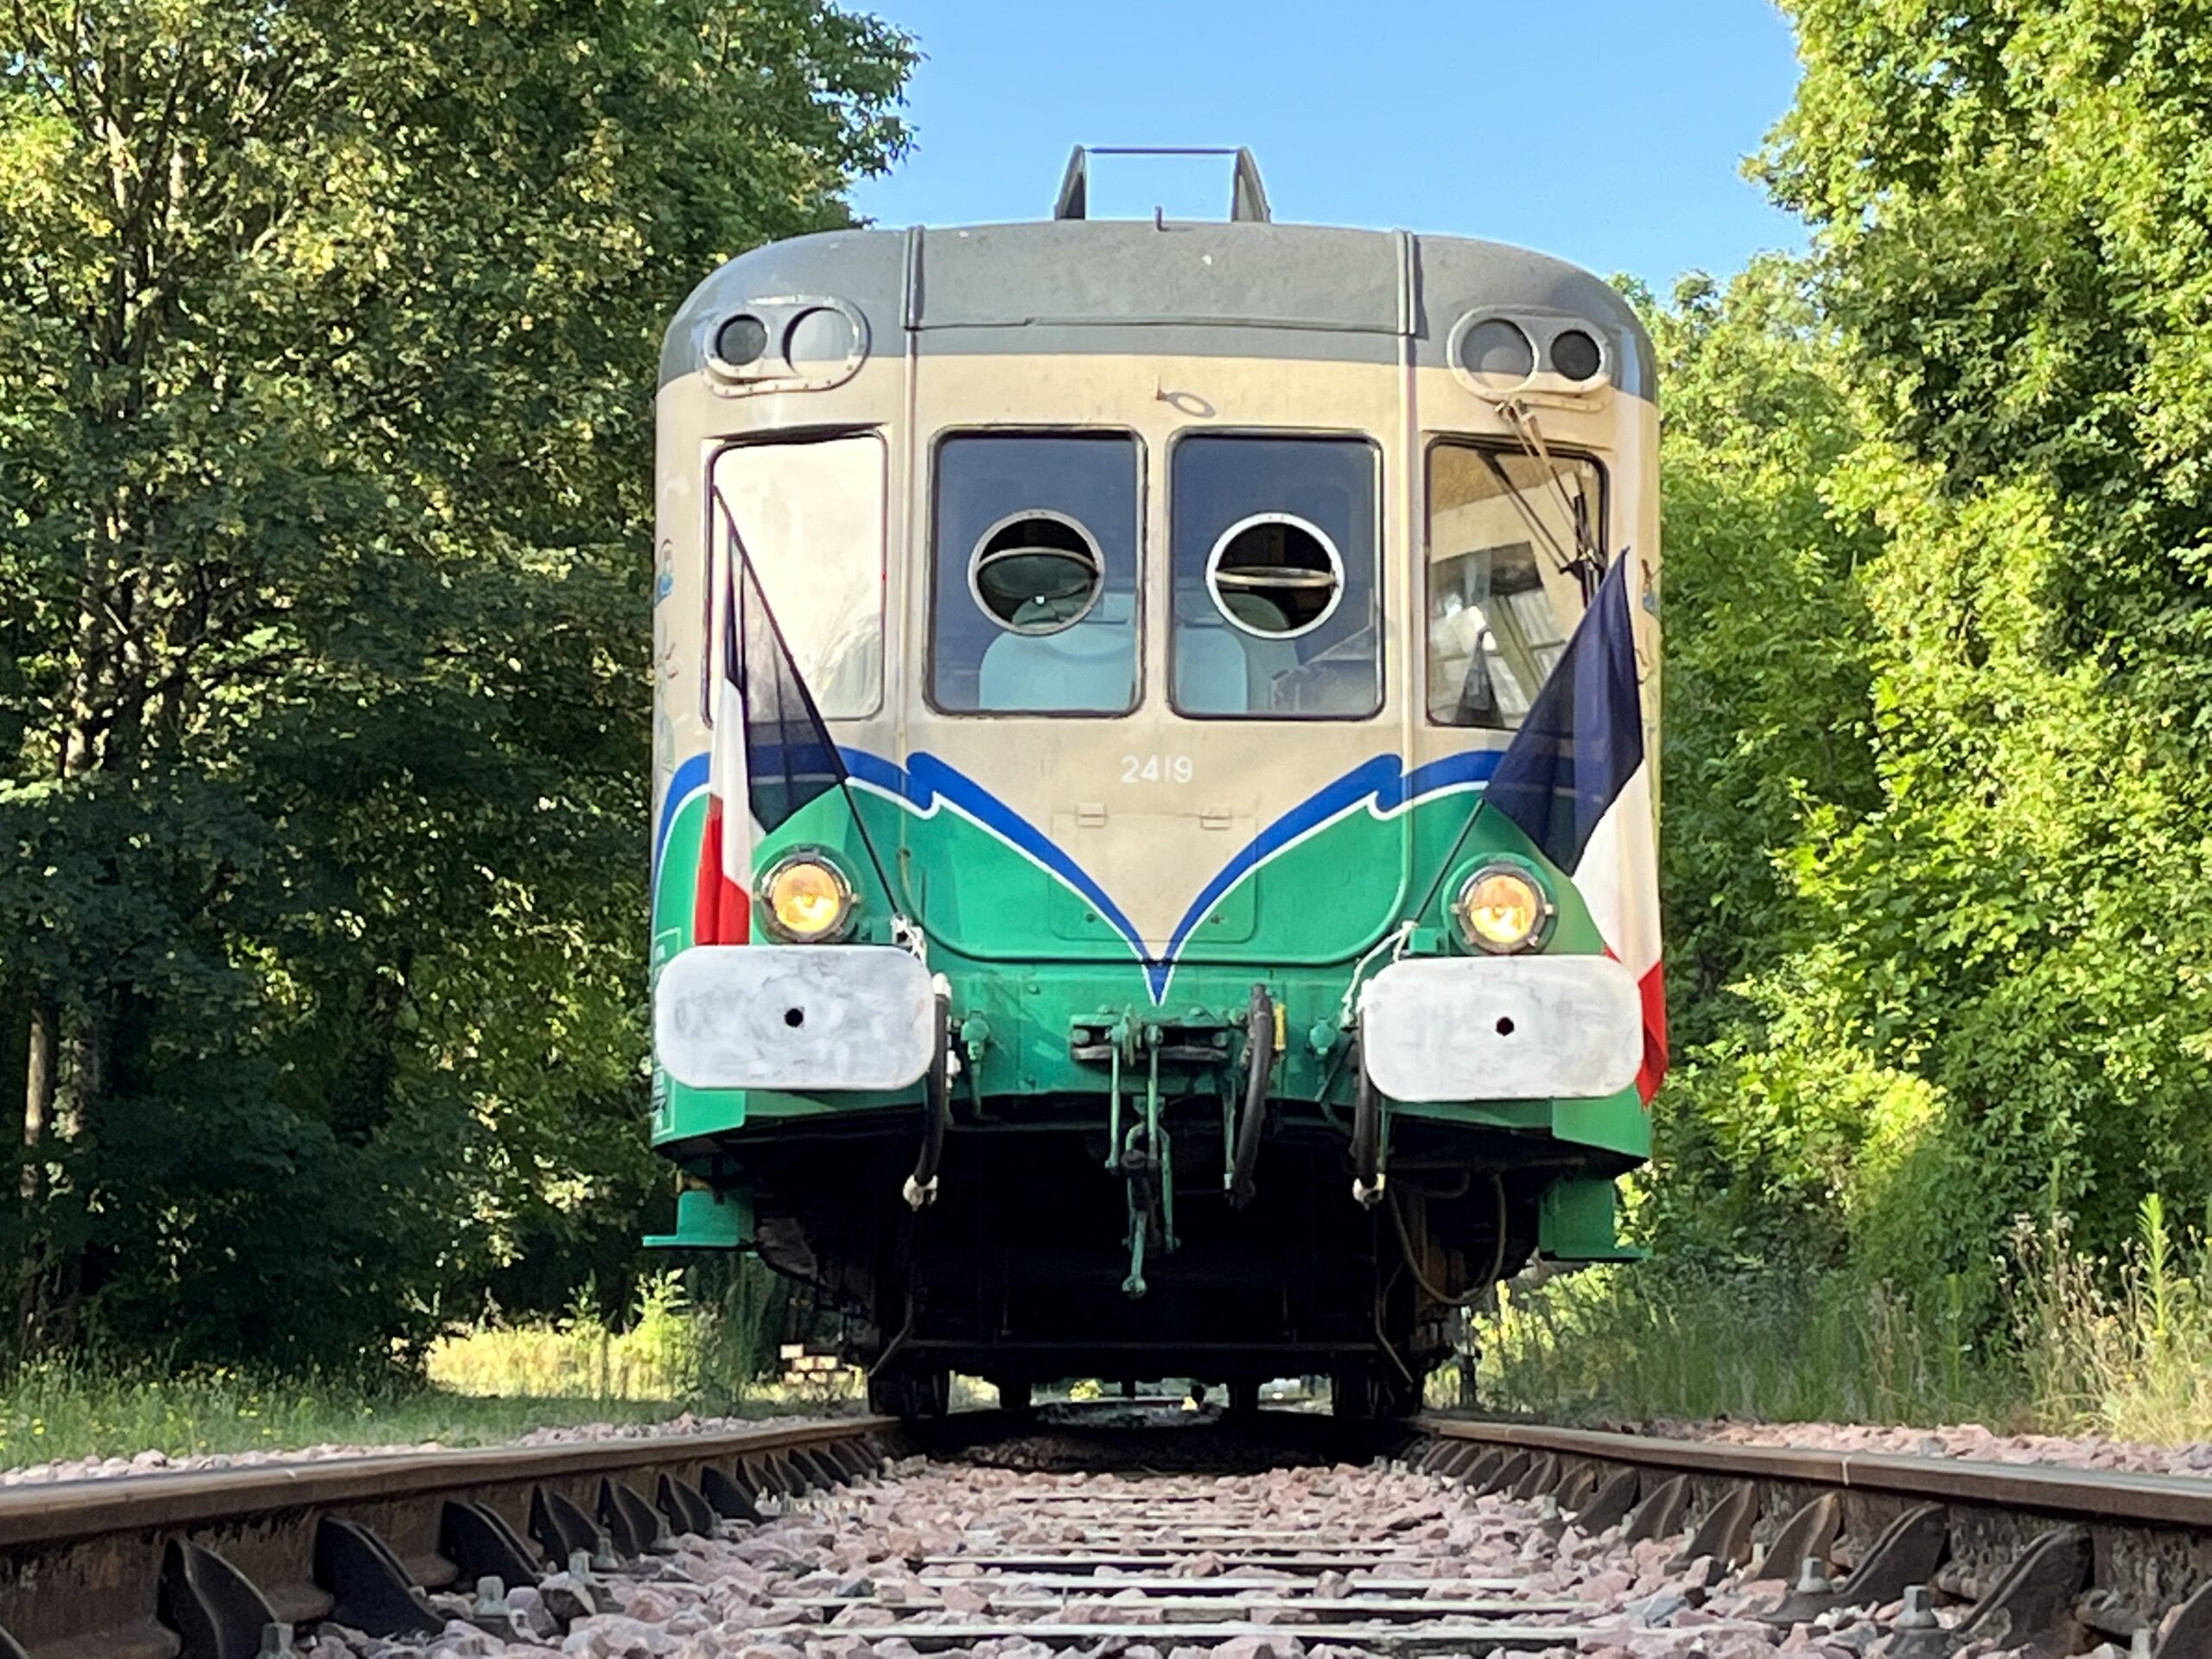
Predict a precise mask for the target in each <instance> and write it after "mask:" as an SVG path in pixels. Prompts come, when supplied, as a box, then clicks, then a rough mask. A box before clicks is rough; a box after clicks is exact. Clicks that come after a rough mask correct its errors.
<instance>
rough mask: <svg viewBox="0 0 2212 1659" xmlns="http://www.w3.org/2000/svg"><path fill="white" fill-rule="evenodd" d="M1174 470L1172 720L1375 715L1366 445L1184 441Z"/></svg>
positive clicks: (1371, 495)
mask: <svg viewBox="0 0 2212 1659" xmlns="http://www.w3.org/2000/svg"><path fill="white" fill-rule="evenodd" d="M1173 473H1174V476H1173V480H1172V488H1171V491H1170V494H1169V499H1168V512H1169V518H1170V524H1171V527H1172V537H1173V555H1172V563H1173V567H1174V584H1175V634H1174V642H1173V663H1172V666H1171V673H1172V676H1173V684H1174V696H1175V708H1176V710H1177V712H1179V713H1181V714H1185V715H1247V716H1250V715H1273V716H1287V717H1298V716H1305V717H1308V718H1322V719H1327V718H1336V719H1357V718H1359V717H1361V716H1363V715H1372V714H1374V713H1376V711H1377V710H1378V709H1381V708H1382V706H1383V681H1382V664H1381V656H1380V650H1379V647H1378V645H1377V637H1376V632H1377V623H1378V620H1379V617H1378V605H1379V601H1378V596H1377V591H1376V543H1377V540H1378V537H1377V534H1376V492H1375V474H1376V450H1375V446H1374V445H1373V444H1371V443H1370V442H1367V440H1365V439H1364V438H1306V437H1256V436H1231V435H1224V436H1219V437H1215V436H1199V437H1190V438H1185V439H1184V440H1183V441H1182V442H1180V443H1179V444H1177V445H1176V446H1175V457H1174V463H1173Z"/></svg>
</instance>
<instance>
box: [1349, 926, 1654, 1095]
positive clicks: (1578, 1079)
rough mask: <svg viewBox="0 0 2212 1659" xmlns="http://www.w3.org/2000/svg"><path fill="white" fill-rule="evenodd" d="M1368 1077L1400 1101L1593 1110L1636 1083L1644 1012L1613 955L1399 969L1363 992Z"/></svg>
mask: <svg viewBox="0 0 2212 1659" xmlns="http://www.w3.org/2000/svg"><path fill="white" fill-rule="evenodd" d="M1359 1006H1360V1029H1361V1044H1362V1052H1363V1055H1364V1057H1365V1064H1366V1066H1367V1075H1368V1076H1369V1077H1371V1078H1373V1079H1374V1081H1375V1086H1376V1088H1377V1089H1379V1090H1382V1091H1383V1094H1384V1095H1385V1096H1388V1097H1389V1098H1390V1099H1392V1100H1404V1101H1453V1100H1554V1099H1571V1100H1589V1099H1595V1098H1598V1097H1599V1096H1605V1095H1612V1094H1618V1092H1619V1091H1620V1090H1623V1089H1625V1088H1627V1087H1628V1086H1629V1084H1631V1083H1633V1082H1635V1081H1636V1071H1637V1066H1638V1065H1640V1064H1641V1063H1642V1061H1643V1007H1642V1005H1641V1003H1640V1002H1639V1001H1638V1000H1637V992H1636V981H1635V980H1633V979H1632V978H1630V976H1629V971H1628V969H1625V968H1624V967H1622V966H1621V965H1620V963H1617V962H1615V961H1613V960H1612V958H1611V957H1421V958H1417V959H1414V960H1409V961H1405V962H1395V963H1391V964H1390V965H1389V967H1388V968H1385V969H1383V971H1382V972H1381V973H1379V974H1377V975H1376V976H1375V977H1374V978H1373V979H1371V980H1370V981H1369V982H1367V986H1366V988H1365V989H1364V990H1363V991H1362V992H1361V994H1360V1005H1359Z"/></svg>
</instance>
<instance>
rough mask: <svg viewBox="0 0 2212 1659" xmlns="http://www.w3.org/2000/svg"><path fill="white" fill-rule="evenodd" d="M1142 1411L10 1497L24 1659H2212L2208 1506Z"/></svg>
mask: <svg viewBox="0 0 2212 1659" xmlns="http://www.w3.org/2000/svg"><path fill="white" fill-rule="evenodd" d="M1143 1415H1144V1414H1142V1413H1138V1414H1135V1416H1136V1417H1141V1416H1143ZM1151 1416H1152V1418H1153V1421H1152V1422H1151V1423H1150V1424H1149V1425H1148V1426H1146V1427H1129V1426H1128V1425H1129V1423H1130V1422H1131V1421H1132V1414H1130V1413H1129V1412H1128V1410H1127V1409H1126V1408H1122V1409H1120V1410H1118V1411H1116V1412H1114V1413H1110V1414H1095V1415H1093V1416H1091V1417H1090V1418H1086V1417H1084V1415H1083V1414H1075V1415H1073V1416H1072V1417H1068V1416H1065V1415H1064V1416H1062V1417H1060V1418H1058V1420H1056V1419H1055V1418H1054V1417H1053V1415H1052V1414H1049V1413H1048V1414H1046V1416H1045V1417H1043V1418H1041V1419H1039V1420H1010V1419H1006V1418H1001V1417H999V1416H997V1415H996V1414H978V1415H976V1416H974V1417H972V1418H966V1419H960V1420H955V1421H950V1422H948V1423H946V1424H943V1425H938V1426H937V1427H934V1428H933V1429H931V1431H929V1432H927V1433H925V1434H920V1435H918V1438H917V1439H915V1440H908V1439H907V1438H906V1437H905V1436H904V1435H902V1434H901V1433H900V1431H899V1429H898V1427H897V1426H896V1425H895V1424H893V1423H891V1422H890V1421H887V1420H882V1419H866V1420H855V1421H850V1422H845V1423H839V1424H836V1425H833V1426H823V1425H808V1426H799V1427H760V1428H758V1429H753V1430H747V1431H745V1432H742V1433H732V1434H722V1435H714V1436H703V1435H686V1436H666V1437H660V1438H657V1439H645V1440H627V1441H599V1442H590V1443H587V1444H584V1445H581V1446H557V1447H550V1448H531V1449H528V1450H513V1449H510V1450H503V1451H490V1452H441V1453H431V1454H409V1455H398V1456H390V1457H376V1458H363V1459H347V1460H343V1461H336V1462H328V1463H318V1464H308V1465H279V1466H275V1467H264V1468H260V1469H254V1470H232V1471H222V1472H220V1473H215V1474H199V1475H170V1476H149V1477H135V1478H119V1479H110V1480H94V1481H84V1482H78V1483H73V1484H67V1485H61V1486H49V1487H44V1488H36V1487H31V1488H16V1489H13V1490H10V1491H7V1492H5V1493H4V1494H0V1629H4V1630H6V1631H8V1632H9V1636H8V1637H0V1655H5V1656H6V1659H16V1656H17V1655H19V1654H28V1655H29V1656H31V1659H64V1656H69V1659H75V1656H85V1655H92V1654H124V1655H130V1656H134V1659H135V1656H145V1659H168V1656H174V1655H183V1656H187V1659H201V1656H209V1659H254V1656H256V1655H257V1654H264V1653H267V1654H280V1653H283V1652H288V1651H297V1652H302V1653H311V1654H313V1655H315V1656H316V1659H344V1656H353V1655H362V1654H369V1653H378V1654H383V1655H386V1656H390V1659H404V1656H409V1655H418V1654H452V1655H454V1656H470V1659H475V1656H495V1655H499V1654H503V1653H541V1654H542V1653H544V1652H547V1651H567V1652H575V1653H583V1654H591V1655H599V1656H605V1659H615V1656H623V1659H633V1656H634V1659H663V1656H674V1659H708V1656H712V1655H721V1654H728V1655H746V1656H749V1659H817V1656H818V1659H861V1656H863V1655H868V1656H873V1655H876V1654H882V1655H885V1656H904V1655H906V1654H912V1653H938V1652H953V1651H974V1650H981V1651H984V1652H987V1653H992V1654H997V1655H1001V1656H1005V1659H1017V1656H1030V1655H1041V1654H1043V1653H1045V1652H1047V1651H1065V1652H1071V1653H1084V1654H1106V1653H1128V1654H1129V1655H1131V1656H1133V1659H1147V1656H1162V1659H1164V1656H1172V1655H1173V1654H1174V1653H1175V1652H1176V1651H1177V1650H1179V1649H1211V1650H1212V1651H1214V1652H1216V1653H1217V1654H1219V1655H1221V1656H1223V1659H1259V1656H1262V1655H1266V1654H1279V1655H1283V1656H1291V1655H1295V1654H1319V1653H1322V1652H1326V1651H1334V1652H1354V1651H1364V1652H1375V1653H1389V1654H1399V1653H1403V1654H1442V1653H1470V1654H1485V1655H1486V1654H1491V1653H1495V1652H1516V1651H1552V1652H1576V1651H1580V1652H1584V1653H1591V1654H1605V1655H1608V1656H1611V1659H1666V1656H1673V1655H1676V1654H1679V1655H1681V1656H1683V1659H1689V1656H1692V1655H1698V1656H1703V1659H1758V1656H1761V1655H1767V1654H1780V1655H1803V1656H1806V1659H1856V1656H1860V1655H1872V1654H1876V1653H1878V1654H1881V1655H1884V1656H1890V1659H1939V1656H1948V1655H1951V1654H1961V1655H1963V1656H1971V1655H1974V1654H1977V1653H1994V1652H2025V1653H2032V1654H2037V1655H2044V1656H2052V1659H2056V1656H2061V1655H2066V1654H2073V1653H2086V1652H2088V1651H2091V1650H2093V1649H2097V1648H2099V1647H2100V1645H2101V1644H2106V1643H2109V1644H2111V1645H2112V1646H2113V1648H2115V1649H2118V1650H2120V1651H2128V1650H2131V1649H2132V1650H2133V1651H2136V1652H2139V1653H2144V1654H2151V1655H2156V1656H2158V1659H2196V1656H2199V1655H2212V1590H2208V1589H2207V1588H2206V1586H2208V1585H2212V1481H2207V1480H2204V1479H2201V1478H2190V1477H2159V1476H2143V1475H2115V1474H2111V1473H2107V1472H2103V1471H2078V1470H2057V1469H2050V1468H2034V1467H2027V1468H2023V1467H2019V1466H2013V1465H2003V1466H1999V1465H1986V1464H1974V1463H1970V1462H1965V1461H1961V1460H1953V1459H1923V1458H1901V1457H1875V1456H1863V1457H1862V1456H1850V1457H1846V1456H1841V1455H1838V1454H1835V1453H1830V1452H1805V1451H1796V1450H1791V1449H1788V1448H1770V1447H1745V1446H1713V1445H1705V1444H1700V1443H1696V1442H1684V1441H1668V1440H1649V1439H1644V1438H1641V1437H1636V1436H1629V1435H1616V1434H1601V1433H1588V1432H1584V1431H1574V1430H1563V1429H1553V1428H1543V1427H1533V1426H1527V1425H1520V1424H1512V1425H1501V1424H1489V1423H1478V1422H1469V1421H1455V1420H1449V1419H1440V1418H1438V1419H1423V1420H1420V1421H1417V1422H1416V1423H1414V1424H1413V1425H1410V1426H1407V1427H1401V1428H1398V1429H1395V1430H1374V1429H1370V1430H1366V1431H1359V1430H1355V1429H1352V1428H1351V1427H1347V1426H1340V1425H1337V1424H1334V1423H1332V1422H1330V1421H1327V1420H1323V1419H1315V1418H1311V1417H1304V1416H1299V1415H1296V1414H1280V1415H1278V1414H1262V1415H1261V1417H1260V1418H1258V1419H1257V1420H1253V1421H1247V1422H1243V1423H1236V1422H1233V1421H1223V1420H1219V1419H1216V1418H1213V1417H1211V1415H1208V1416H1205V1417H1200V1418H1193V1417H1192V1416H1190V1415H1187V1414H1181V1413H1173V1412H1164V1411H1155V1412H1154V1413H1152V1414H1151ZM1102 1419H1105V1420H1108V1421H1119V1422H1120V1423H1121V1424H1122V1426H1121V1427H1102V1426H1101V1420H1102Z"/></svg>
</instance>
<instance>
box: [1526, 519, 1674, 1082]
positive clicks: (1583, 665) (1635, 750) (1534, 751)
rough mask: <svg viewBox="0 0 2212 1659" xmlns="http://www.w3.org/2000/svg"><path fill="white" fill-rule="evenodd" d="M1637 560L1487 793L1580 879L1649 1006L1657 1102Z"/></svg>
mask: <svg viewBox="0 0 2212 1659" xmlns="http://www.w3.org/2000/svg"><path fill="white" fill-rule="evenodd" d="M1634 563H1635V562H1634V560H1633V559H1632V558H1630V557H1629V556H1625V555H1624V556H1622V557H1620V558H1618V559H1615V560H1614V561H1613V563H1612V565H1611V568H1610V569H1607V570H1606V572H1605V576H1604V578H1603V579H1602V580H1601V581H1599V583H1598V591H1597V592H1596V594H1593V595H1592V598H1591V601H1590V607H1589V608H1588V610H1586V611H1585V612H1584V613H1583V616H1582V620H1581V621H1580V623H1578V624H1577V625H1576V626H1575V630H1574V634H1573V638H1572V639H1569V640H1568V641H1567V649H1566V651H1565V652H1563V653H1562V654H1561V656H1560V660H1559V664H1558V665H1557V666H1556V667H1554V669H1553V670H1552V672H1551V677H1549V678H1548V679H1547V680H1546V681H1545V682H1544V684H1543V688H1542V690H1540V691H1539V692H1538V693H1537V694H1536V699H1535V702H1534V704H1533V705H1531V707H1530V708H1529V715H1528V718H1527V719H1526V720H1525V721H1522V726H1521V729H1520V730H1519V731H1518V732H1516V734H1514V737H1513V741H1512V742H1511V743H1510V745H1509V746H1508V747H1507V748H1506V751H1505V753H1504V754H1503V755H1502V756H1500V757H1499V760H1498V763H1497V771H1496V772H1494V773H1492V774H1491V780H1490V784H1489V786H1488V788H1487V789H1486V790H1485V791H1484V806H1485V808H1486V809H1487V810H1491V811H1494V812H1501V813H1503V814H1504V815H1505V817H1508V818H1510V819H1511V820H1512V822H1513V823H1515V824H1516V826H1518V827H1519V829H1520V830H1521V832H1522V834H1523V835H1525V836H1528V837H1529V840H1530V841H1532V842H1535V844H1536V848H1537V849H1538V850H1539V851H1540V852H1541V853H1542V854H1543V855H1544V857H1545V858H1546V860H1548V861H1549V862H1550V863H1551V864H1552V865H1553V866H1554V867H1555V868H1558V869H1560V870H1562V871H1564V872H1565V873H1566V874H1567V876H1568V877H1569V879H1571V880H1573V883H1574V886H1575V888H1576V890H1577V891H1578V892H1580V893H1581V895H1582V900H1583V903H1584V905H1585V906H1586V907H1587V909H1588V910H1589V912H1590V918H1591V919H1592V921H1593V922H1595V923H1596V924H1597V926H1598V931H1599V936H1600V937H1601V938H1604V940H1605V948H1606V950H1607V952H1608V953H1609V954H1610V955H1611V956H1612V957H1614V958H1615V959H1616V960H1618V962H1619V963H1621V964H1622V966H1624V967H1625V968H1626V969H1628V970H1629V972H1630V973H1631V974H1632V975H1634V976H1636V981H1637V990H1638V993H1639V994H1640V995H1641V997H1642V1000H1643V1066H1642V1068H1641V1069H1640V1070H1639V1071H1637V1079H1636V1083H1637V1092H1638V1093H1640V1094H1641V1095H1642V1096H1643V1099H1644V1100H1645V1101H1646V1102H1647V1103H1649V1100H1650V1099H1651V1096H1653V1095H1654V1094H1655V1093H1656V1092H1657V1090H1658V1088H1659V1079H1660V1077H1662V1075H1663V1074H1664V1073H1665V1071H1666V1070H1667V998H1666V991H1665V988H1664V984H1663V982H1662V974H1661V969H1660V950H1659V865H1658V856H1657V845H1656V826H1655V821H1654V817H1653V814H1652V802H1651V767H1650V766H1649V757H1648V756H1647V755H1646V754H1645V753H1644V752H1643V691H1642V687H1641V684H1640V683H1639V681H1638V678H1637V667H1636V635H1635V629H1634V626H1633V622H1634V612H1633V610H1632V609H1631V607H1630V602H1629V579H1630V574H1631V569H1630V567H1631V566H1632V565H1633V564H1634Z"/></svg>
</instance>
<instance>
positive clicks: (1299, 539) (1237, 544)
mask: <svg viewBox="0 0 2212 1659" xmlns="http://www.w3.org/2000/svg"><path fill="white" fill-rule="evenodd" d="M1206 591H1207V592H1208V593H1210V594H1212V595H1213V602H1214V604H1215V606H1216V607H1218V608H1219V610H1220V612H1221V613H1222V614H1223V615H1224V616H1225V617H1227V618H1228V619H1229V620H1230V623H1231V624H1232V625H1234V626H1236V627H1239V628H1242V629H1243V631H1244V632H1247V633H1253V634H1258V635H1260V636H1261V637H1262V638H1263V639H1296V638H1297V637H1298V636H1299V635H1300V634H1301V633H1310V632H1313V630H1314V629H1315V628H1318V627H1319V626H1321V625H1322V624H1323V623H1324V622H1325V621H1327V620H1329V618H1330V617H1331V616H1332V615H1333V614H1334V613H1335V612H1336V608H1337V606H1338V603H1339V602H1340V601H1342V600H1343V598H1344V556H1343V555H1341V554H1340V553H1338V551H1337V544H1336V543H1334V542H1332V541H1331V540H1330V539H1329V538H1328V537H1326V536H1325V535H1324V534H1323V533H1322V532H1321V531H1320V530H1319V528H1318V527H1317V526H1315V525H1314V524H1311V523H1309V522H1307V521H1306V519H1303V518H1299V517H1298V516H1297V515H1296V514H1294V513H1288V512H1257V513H1254V514H1253V515H1252V516H1251V517H1250V518H1242V519H1239V520H1238V521H1237V522H1236V523H1235V524H1231V525H1230V527H1229V528H1228V529H1227V530H1225V531H1222V533H1221V536H1220V538H1219V539H1218V540H1217V541H1216V542H1215V543H1214V544H1213V551H1212V553H1211V554H1210V555H1209V556H1207V559H1206Z"/></svg>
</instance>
